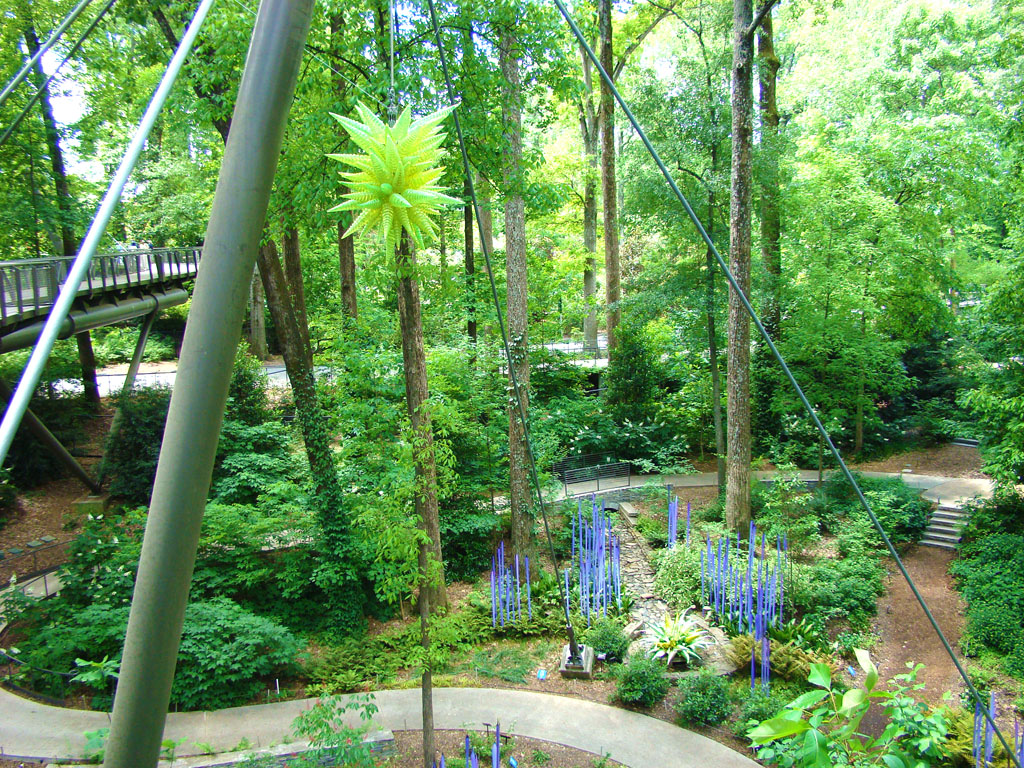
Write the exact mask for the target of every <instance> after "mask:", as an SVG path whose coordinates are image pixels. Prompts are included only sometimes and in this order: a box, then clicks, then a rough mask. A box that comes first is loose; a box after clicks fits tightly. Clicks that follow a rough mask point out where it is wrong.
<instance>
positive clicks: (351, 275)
mask: <svg viewBox="0 0 1024 768" xmlns="http://www.w3.org/2000/svg"><path fill="white" fill-rule="evenodd" d="M344 29H345V17H344V15H343V13H342V12H341V11H340V10H339V11H337V12H335V13H333V14H331V49H332V50H333V51H335V52H336V53H338V52H341V50H342V48H343V44H344V40H343V39H342V38H343V33H344ZM345 85H346V84H345V80H344V78H342V77H341V76H340V75H336V76H335V77H334V92H335V94H336V95H337V98H338V102H339V103H344V101H345V99H346V98H347V96H348V93H347V90H346V87H345ZM346 193H348V187H347V186H345V184H343V183H342V184H339V185H338V198H339V199H340V198H341V197H342V196H343V195H345V194H346ZM351 225H352V214H351V213H350V212H348V211H342V212H341V215H340V218H339V219H338V276H339V279H340V283H341V311H342V312H343V313H344V314H345V316H346V317H350V318H352V319H353V320H355V319H356V318H357V317H358V316H359V308H358V306H357V305H356V246H355V240H354V238H352V237H345V232H346V231H347V230H348V228H349V227H350V226H351Z"/></svg>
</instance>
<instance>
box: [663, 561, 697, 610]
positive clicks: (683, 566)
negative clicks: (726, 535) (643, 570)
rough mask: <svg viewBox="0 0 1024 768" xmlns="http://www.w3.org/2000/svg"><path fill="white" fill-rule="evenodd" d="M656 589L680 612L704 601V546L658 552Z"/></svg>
mask: <svg viewBox="0 0 1024 768" xmlns="http://www.w3.org/2000/svg"><path fill="white" fill-rule="evenodd" d="M654 570H655V576H654V590H655V592H657V594H658V596H659V597H661V598H662V599H664V600H665V601H666V602H668V604H669V605H671V606H672V607H673V608H675V609H676V610H682V609H685V608H689V607H690V606H691V605H694V604H695V603H697V602H699V601H700V547H673V548H672V549H663V550H661V551H659V552H655V553H654Z"/></svg>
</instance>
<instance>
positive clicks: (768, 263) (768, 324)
mask: <svg viewBox="0 0 1024 768" xmlns="http://www.w3.org/2000/svg"><path fill="white" fill-rule="evenodd" d="M757 54H758V85H759V92H758V110H759V112H760V114H761V167H762V169H763V170H762V173H761V178H760V180H759V181H760V190H761V205H760V208H761V261H762V263H763V264H764V270H765V276H766V278H767V279H766V281H765V282H766V285H765V288H766V291H765V299H764V306H763V308H762V310H761V312H762V314H761V318H762V321H763V322H764V327H765V330H766V331H768V335H769V336H771V338H772V340H773V341H775V342H778V341H779V340H780V338H781V329H782V326H781V316H782V315H781V313H782V297H781V291H782V247H781V243H780V239H781V232H782V222H781V216H780V211H779V194H780V193H779V149H780V148H779V106H778V102H777V100H776V85H777V82H778V72H779V57H778V56H777V55H776V53H775V44H774V38H773V28H772V16H771V13H768V14H767V15H766V16H765V17H764V19H763V20H762V22H761V25H760V28H759V30H758V34H757ZM754 349H755V351H754V372H753V387H754V398H755V402H756V404H757V408H756V410H755V412H754V416H753V424H754V430H755V434H757V435H774V434H778V432H779V430H780V428H781V422H780V418H779V416H778V414H776V413H775V412H774V411H773V410H772V402H773V401H774V400H775V393H776V391H777V390H778V386H779V381H780V379H779V376H778V373H777V369H776V367H775V361H774V360H773V359H772V355H771V351H770V350H769V349H768V345H767V344H761V343H760V340H758V343H757V344H756V345H755V348H754Z"/></svg>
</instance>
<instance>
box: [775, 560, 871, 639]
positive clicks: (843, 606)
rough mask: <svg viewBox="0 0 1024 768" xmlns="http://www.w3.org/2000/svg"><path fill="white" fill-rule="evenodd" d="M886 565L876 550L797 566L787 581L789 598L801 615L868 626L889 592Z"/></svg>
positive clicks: (792, 605) (826, 620) (814, 618)
mask: <svg viewBox="0 0 1024 768" xmlns="http://www.w3.org/2000/svg"><path fill="white" fill-rule="evenodd" d="M884 579H885V568H884V567H883V566H882V564H881V561H880V558H879V557H878V556H877V555H875V554H874V553H866V554H862V555H859V556H850V557H844V558H840V559H835V560H833V559H824V560H821V561H819V562H817V563H815V564H814V565H809V566H806V565H794V567H793V569H792V577H791V578H790V579H788V580H787V582H786V599H787V601H788V603H789V605H790V606H791V607H792V608H794V609H795V610H796V611H797V613H798V614H799V615H802V616H809V617H811V618H812V620H814V621H820V622H826V623H827V622H828V621H830V620H832V619H840V618H841V619H846V620H848V621H849V622H850V624H851V625H852V626H854V627H857V628H859V627H861V626H863V625H865V624H866V623H867V621H868V619H869V618H870V617H871V616H873V615H874V613H875V602H876V600H877V598H878V597H879V596H880V595H882V594H883V593H884V592H885V583H884Z"/></svg>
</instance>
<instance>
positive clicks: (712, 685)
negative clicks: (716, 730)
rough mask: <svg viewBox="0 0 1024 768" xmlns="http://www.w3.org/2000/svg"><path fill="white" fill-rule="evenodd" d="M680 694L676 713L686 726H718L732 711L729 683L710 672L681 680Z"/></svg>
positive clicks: (705, 671) (703, 672)
mask: <svg viewBox="0 0 1024 768" xmlns="http://www.w3.org/2000/svg"><path fill="white" fill-rule="evenodd" d="M679 693H680V696H679V701H677V702H676V712H678V713H679V719H680V720H681V721H682V722H683V723H684V724H685V723H702V724H704V725H718V724H719V723H721V722H722V721H723V720H725V718H727V717H728V716H729V713H730V712H731V711H732V702H731V701H730V700H729V683H728V682H726V680H725V678H723V677H719V676H718V675H716V674H715V673H714V672H711V671H709V670H703V671H702V672H700V673H699V674H696V675H691V676H689V677H684V678H683V679H682V680H680V681H679Z"/></svg>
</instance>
